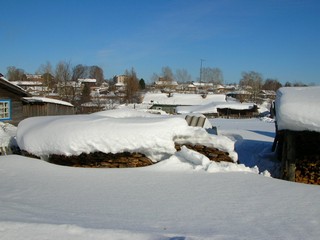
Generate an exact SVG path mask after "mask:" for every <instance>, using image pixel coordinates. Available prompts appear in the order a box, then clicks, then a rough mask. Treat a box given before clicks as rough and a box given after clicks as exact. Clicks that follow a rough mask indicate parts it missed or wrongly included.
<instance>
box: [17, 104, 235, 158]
mask: <svg viewBox="0 0 320 240" xmlns="http://www.w3.org/2000/svg"><path fill="white" fill-rule="evenodd" d="M146 116H148V117H146ZM115 130H116V131H115ZM175 142H176V143H193V144H198V143H199V144H203V145H206V146H208V147H216V148H218V149H221V150H224V151H226V152H229V154H230V156H231V157H232V159H233V160H234V161H236V160H237V154H236V153H235V152H234V142H233V141H231V140H230V139H229V138H227V137H224V136H216V135H211V134H209V133H208V132H207V131H206V130H205V129H203V128H199V127H190V126H188V124H187V122H186V121H185V119H183V118H181V117H172V116H162V117H159V116H157V115H153V114H150V113H146V112H140V111H134V110H131V111H128V110H126V109H118V110H111V111H105V112H100V113H96V114H91V115H70V116H46V117H33V118H27V119H25V120H23V121H21V122H20V123H19V126H18V130H17V143H18V145H19V147H20V148H21V149H22V150H25V151H27V152H29V153H32V154H34V155H36V156H40V157H45V156H47V155H50V154H61V155H67V156H70V155H80V154H81V153H93V152H99V151H100V152H104V153H119V152H125V151H127V152H140V153H143V154H145V155H146V156H147V157H149V158H150V159H152V160H153V161H155V162H157V161H160V160H163V159H166V158H168V157H169V156H170V155H172V154H174V153H175V152H176V149H175V145H174V144H175Z"/></svg>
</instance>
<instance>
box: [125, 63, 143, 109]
mask: <svg viewBox="0 0 320 240" xmlns="http://www.w3.org/2000/svg"><path fill="white" fill-rule="evenodd" d="M125 75H126V76H127V78H126V87H125V95H126V101H127V103H134V102H138V92H139V88H140V87H139V80H138V78H137V74H136V72H135V70H134V69H133V68H132V69H131V71H128V70H126V71H125Z"/></svg>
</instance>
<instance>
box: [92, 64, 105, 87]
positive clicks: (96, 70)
mask: <svg viewBox="0 0 320 240" xmlns="http://www.w3.org/2000/svg"><path fill="white" fill-rule="evenodd" d="M89 77H90V78H95V79H96V80H97V85H98V86H100V85H101V84H102V83H103V82H104V76H103V70H102V68H100V67H98V66H91V67H90V73H89Z"/></svg>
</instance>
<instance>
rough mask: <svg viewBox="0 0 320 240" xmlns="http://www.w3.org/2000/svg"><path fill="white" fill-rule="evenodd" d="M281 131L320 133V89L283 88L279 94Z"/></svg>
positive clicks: (278, 104) (317, 87) (277, 110)
mask: <svg viewBox="0 0 320 240" xmlns="http://www.w3.org/2000/svg"><path fill="white" fill-rule="evenodd" d="M276 116H277V123H278V128H279V130H285V129H287V130H293V131H304V130H308V131H316V132H320V87H319V86H315V87H283V88H280V89H279V90H278V92H277V98H276Z"/></svg>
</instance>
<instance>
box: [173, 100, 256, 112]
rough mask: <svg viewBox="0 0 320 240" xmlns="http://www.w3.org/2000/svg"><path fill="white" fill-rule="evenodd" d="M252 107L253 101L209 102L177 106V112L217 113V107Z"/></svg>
mask: <svg viewBox="0 0 320 240" xmlns="http://www.w3.org/2000/svg"><path fill="white" fill-rule="evenodd" d="M253 107H254V104H253V103H240V102H235V101H231V102H222V103H221V102H211V103H208V104H205V105H198V106H179V107H177V113H180V114H188V113H203V114H205V113H217V112H218V110H217V109H218V108H230V109H236V110H245V109H251V108H253Z"/></svg>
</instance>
